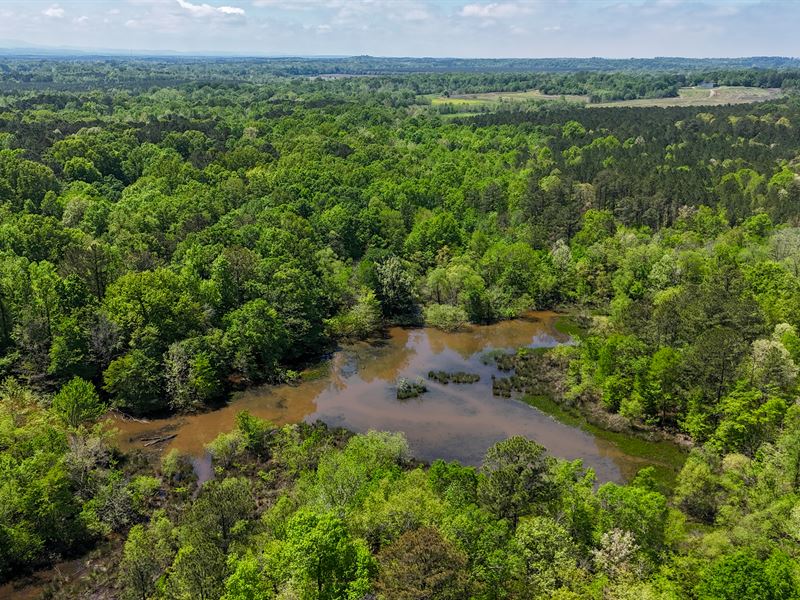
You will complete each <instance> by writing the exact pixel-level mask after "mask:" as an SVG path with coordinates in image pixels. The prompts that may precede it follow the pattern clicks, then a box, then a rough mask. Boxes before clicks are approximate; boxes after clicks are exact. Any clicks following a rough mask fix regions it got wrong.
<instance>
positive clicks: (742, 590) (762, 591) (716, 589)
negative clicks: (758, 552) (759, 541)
mask: <svg viewBox="0 0 800 600" xmlns="http://www.w3.org/2000/svg"><path fill="white" fill-rule="evenodd" d="M798 583H800V582H798V581H797V576H796V575H795V574H794V573H793V565H792V561H791V559H789V557H788V556H786V555H785V554H783V553H781V552H775V553H773V554H772V555H771V556H770V557H769V558H768V559H767V560H765V561H762V560H759V559H758V558H757V557H756V556H754V555H753V554H752V553H751V552H750V551H748V550H739V551H737V552H734V553H733V554H729V555H726V556H722V557H721V558H719V559H717V560H716V561H714V562H713V563H712V564H711V565H710V566H709V568H708V569H707V570H706V572H705V573H704V575H703V579H702V581H701V582H700V585H698V586H697V590H696V592H697V597H698V598H699V600H740V599H741V598H748V600H749V599H752V600H790V599H792V598H796V597H797V595H796V594H797V587H796V586H797V584H798Z"/></svg>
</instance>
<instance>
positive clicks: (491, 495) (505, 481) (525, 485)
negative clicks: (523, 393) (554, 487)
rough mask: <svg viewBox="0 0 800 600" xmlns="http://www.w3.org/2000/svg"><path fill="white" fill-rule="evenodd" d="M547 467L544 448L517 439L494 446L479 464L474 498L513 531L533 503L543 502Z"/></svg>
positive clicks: (548, 464) (545, 497)
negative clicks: (507, 522) (506, 520)
mask: <svg viewBox="0 0 800 600" xmlns="http://www.w3.org/2000/svg"><path fill="white" fill-rule="evenodd" d="M551 463H552V459H550V458H549V457H548V456H547V455H546V451H545V449H544V447H542V446H540V445H539V444H537V443H536V442H532V441H530V440H527V439H525V438H523V437H521V436H514V437H511V438H508V439H507V440H504V441H502V442H498V443H496V444H495V445H494V446H492V447H491V448H489V450H488V451H487V452H486V456H485V457H484V459H483V463H482V464H481V469H480V472H481V477H480V479H479V480H478V498H479V499H480V501H481V503H482V504H483V505H484V506H486V507H487V508H489V509H490V510H491V511H492V512H493V513H494V514H495V515H497V516H498V517H500V518H506V519H510V520H511V522H512V523H513V526H514V527H515V528H516V526H517V522H518V521H519V518H520V517H521V516H523V515H526V514H529V513H530V511H531V510H532V505H533V503H534V502H535V501H537V500H540V501H541V500H545V499H547V496H548V494H549V490H550V482H549V471H550V466H551Z"/></svg>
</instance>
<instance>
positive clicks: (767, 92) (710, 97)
mask: <svg viewBox="0 0 800 600" xmlns="http://www.w3.org/2000/svg"><path fill="white" fill-rule="evenodd" d="M678 94H679V95H678V97H676V98H640V99H637V100H617V101H614V102H603V103H599V104H589V98H588V96H578V95H565V96H558V95H549V94H542V93H541V92H539V91H538V90H528V91H524V92H484V93H480V94H460V95H456V96H439V95H436V94H428V95H427V96H425V98H427V99H428V100H429V101H430V103H431V105H432V106H434V107H442V106H450V107H452V108H453V109H455V110H458V111H459V112H458V113H452V114H450V115H448V116H465V115H469V114H472V113H474V112H478V111H481V110H499V109H500V108H502V107H503V106H504V105H508V104H518V103H524V102H530V101H550V102H552V101H558V100H561V101H567V102H577V103H580V104H584V105H586V106H587V107H590V108H608V107H617V106H718V105H721V104H748V103H753V102H764V101H766V100H773V99H775V98H779V97H780V96H781V95H782V92H781V91H780V90H779V89H764V88H754V87H739V86H722V87H718V88H714V89H707V88H700V87H685V88H681V89H680V90H678Z"/></svg>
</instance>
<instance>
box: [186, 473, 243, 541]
mask: <svg viewBox="0 0 800 600" xmlns="http://www.w3.org/2000/svg"><path fill="white" fill-rule="evenodd" d="M254 510H255V501H254V499H253V495H252V492H251V490H250V482H249V481H248V480H247V479H244V478H235V477H227V478H225V479H222V480H214V481H209V482H207V483H206V484H205V485H204V486H203V488H202V490H201V492H200V495H199V496H198V498H197V500H196V501H195V502H194V504H193V505H192V509H191V512H190V515H189V523H190V527H191V528H192V530H193V531H194V532H196V537H197V538H198V539H202V540H203V541H204V542H210V543H213V544H214V545H216V546H218V547H219V548H220V549H221V550H222V552H227V551H228V547H229V546H230V544H231V542H232V541H233V539H234V537H235V535H236V532H237V527H238V526H239V524H240V523H242V522H244V521H246V520H247V519H248V518H249V517H250V516H251V515H252V513H253V511H254Z"/></svg>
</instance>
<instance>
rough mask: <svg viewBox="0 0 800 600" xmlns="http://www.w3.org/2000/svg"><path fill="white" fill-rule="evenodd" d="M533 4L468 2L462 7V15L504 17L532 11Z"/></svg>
mask: <svg viewBox="0 0 800 600" xmlns="http://www.w3.org/2000/svg"><path fill="white" fill-rule="evenodd" d="M531 8H532V7H531V6H529V5H527V4H523V3H521V2H491V3H489V4H478V3H475V4H466V5H464V6H463V7H462V8H461V12H460V14H461V16H462V17H478V18H481V19H503V18H508V17H515V16H517V15H520V14H524V13H529V12H531Z"/></svg>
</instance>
